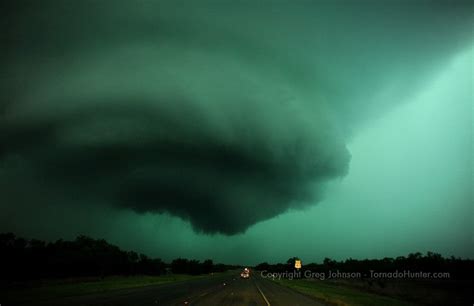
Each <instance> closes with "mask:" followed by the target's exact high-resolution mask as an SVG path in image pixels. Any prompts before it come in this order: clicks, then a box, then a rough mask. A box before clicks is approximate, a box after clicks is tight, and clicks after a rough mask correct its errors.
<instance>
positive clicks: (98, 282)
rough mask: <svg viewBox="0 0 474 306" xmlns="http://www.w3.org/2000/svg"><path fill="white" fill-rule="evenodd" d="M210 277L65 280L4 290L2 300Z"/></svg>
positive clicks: (93, 291) (38, 298) (45, 298)
mask: <svg viewBox="0 0 474 306" xmlns="http://www.w3.org/2000/svg"><path fill="white" fill-rule="evenodd" d="M203 277H208V275H199V276H191V275H181V274H176V275H164V276H146V275H141V276H128V277H127V276H110V277H105V278H103V279H100V278H87V279H63V280H45V281H41V282H35V283H32V284H28V285H25V284H24V285H23V286H22V287H21V288H14V289H12V288H10V289H8V290H7V289H1V290H0V296H2V298H4V299H6V300H10V301H13V302H16V303H22V302H28V301H32V300H35V301H38V300H48V299H53V298H61V297H68V296H78V295H87V294H96V293H103V292H108V291H112V290H119V289H132V288H138V287H145V286H150V285H160V284H167V283H173V282H181V281H186V280H190V279H198V278H203Z"/></svg>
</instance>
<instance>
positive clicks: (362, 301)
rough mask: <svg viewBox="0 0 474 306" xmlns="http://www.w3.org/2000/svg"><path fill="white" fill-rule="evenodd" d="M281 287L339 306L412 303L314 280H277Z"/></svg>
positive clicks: (394, 305)
mask: <svg viewBox="0 0 474 306" xmlns="http://www.w3.org/2000/svg"><path fill="white" fill-rule="evenodd" d="M275 282H277V283H279V284H280V285H283V286H286V287H289V288H291V289H293V290H296V291H299V292H301V293H304V294H306V295H309V296H312V297H314V298H316V299H318V300H321V301H324V302H326V303H328V304H332V305H337V306H380V305H384V306H402V305H403V306H407V305H414V304H412V303H410V302H406V301H402V300H398V299H395V298H391V297H387V296H382V295H377V294H374V293H369V292H364V291H361V290H357V289H354V288H349V287H346V286H343V285H340V284H335V283H331V282H327V281H314V280H286V279H282V280H275Z"/></svg>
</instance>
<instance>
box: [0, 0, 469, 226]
mask: <svg viewBox="0 0 474 306" xmlns="http://www.w3.org/2000/svg"><path fill="white" fill-rule="evenodd" d="M465 5H467V4H461V3H460V4H459V5H457V6H453V7H449V8H448V7H444V6H443V5H438V4H433V3H427V4H426V3H425V4H420V5H418V6H416V5H413V6H410V7H409V8H410V10H407V7H403V6H395V5H393V7H388V8H387V7H374V6H369V5H367V6H365V7H359V6H357V7H356V6H352V5H349V4H339V5H336V6H330V7H329V6H327V5H319V6H313V5H310V4H308V3H300V4H298V5H294V6H291V7H289V6H287V5H281V4H279V5H274V6H271V9H268V7H258V6H255V7H250V6H249V5H248V4H244V3H240V4H230V3H229V4H227V5H222V4H220V5H218V4H207V5H204V4H201V5H199V6H197V5H196V6H193V5H190V4H187V5H183V6H178V5H177V4H170V3H164V2H156V3H151V2H148V1H145V2H133V4H132V3H128V2H118V1H115V2H106V1H103V2H100V3H97V2H91V3H82V2H81V4H72V3H64V2H62V1H57V2H50V3H45V4H42V5H41V6H39V5H38V4H35V3H34V2H33V3H26V2H25V3H15V4H10V5H7V7H5V8H4V10H3V12H4V13H3V14H5V18H4V20H5V21H4V22H5V24H7V25H8V27H3V28H4V29H3V30H2V31H3V32H2V37H3V41H4V42H6V44H5V45H6V47H5V48H4V49H3V50H2V55H3V56H2V64H3V66H4V67H5V69H4V71H3V72H2V78H1V84H0V86H1V88H2V89H3V90H2V92H1V93H0V95H1V99H2V100H1V102H0V107H1V108H0V111H1V117H0V131H1V133H0V183H1V186H3V187H1V188H2V189H1V190H0V191H1V193H0V197H2V198H0V201H1V202H2V203H10V204H8V205H15V203H19V202H28V203H29V204H28V205H31V206H34V205H42V203H49V202H61V205H77V203H78V202H79V203H81V202H83V203H86V202H88V201H90V202H93V203H102V204H103V205H111V206H113V207H117V208H125V209H133V210H135V211H137V212H152V213H155V212H156V213H163V212H167V213H170V214H172V215H175V216H178V217H181V218H183V219H185V220H189V222H190V223H191V224H192V226H193V227H194V228H195V229H196V230H197V231H202V232H206V233H215V232H220V233H224V234H235V233H240V232H243V231H245V230H246V229H247V228H248V227H249V226H251V225H253V224H255V223H257V222H259V221H262V220H266V219H269V218H272V217H275V216H277V215H279V214H281V213H283V212H285V211H287V210H288V209H290V208H301V207H304V206H306V205H309V204H314V203H316V202H317V201H318V200H319V199H320V197H321V195H322V194H321V193H322V190H323V186H324V183H325V182H327V181H328V180H331V179H334V178H338V177H343V176H344V175H345V174H346V173H347V171H348V169H349V161H350V154H349V152H348V151H347V149H346V147H345V141H347V139H348V138H349V137H350V135H351V134H352V133H354V132H355V131H356V130H357V127H358V126H359V125H361V124H364V123H365V122H367V121H368V120H370V119H371V118H374V117H376V116H377V115H378V114H380V113H381V112H384V111H387V110H388V109H390V108H391V107H393V106H394V105H396V104H398V103H400V101H403V97H405V96H406V95H410V94H413V92H415V91H416V88H417V86H420V84H422V83H423V82H424V81H426V79H427V78H428V77H429V75H430V74H431V73H432V72H433V71H436V70H437V69H438V68H439V67H441V66H442V65H443V64H444V63H446V62H447V61H448V60H449V59H450V57H451V56H452V55H453V54H454V53H455V52H457V51H458V50H460V49H462V47H464V46H466V45H468V44H469V43H470V41H469V39H468V37H469V33H470V32H469V27H470V26H471V25H472V24H470V21H469V20H470V19H469V18H470V17H472V16H470V15H469V11H468V12H466V10H465V9H464V7H463V6H465ZM25 191H26V193H25ZM73 203H76V204H73ZM84 205H86V204H84Z"/></svg>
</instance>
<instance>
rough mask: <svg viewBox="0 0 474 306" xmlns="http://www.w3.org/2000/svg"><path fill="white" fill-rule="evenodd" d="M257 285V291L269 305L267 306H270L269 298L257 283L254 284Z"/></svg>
mask: <svg viewBox="0 0 474 306" xmlns="http://www.w3.org/2000/svg"><path fill="white" fill-rule="evenodd" d="M253 283H254V284H255V287H257V290H258V292H260V295H261V296H262V297H263V299H264V300H265V303H267V306H270V302H269V301H268V300H267V297H266V296H265V294H263V292H262V290H261V289H260V287H259V286H258V285H257V283H256V282H253Z"/></svg>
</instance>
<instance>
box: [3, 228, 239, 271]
mask: <svg viewBox="0 0 474 306" xmlns="http://www.w3.org/2000/svg"><path fill="white" fill-rule="evenodd" d="M0 257H1V260H0V271H2V272H1V273H0V279H3V280H30V279H39V278H53V277H89V276H97V277H104V276H108V275H136V274H145V275H162V274H166V273H180V274H192V275H198V274H205V273H213V272H222V271H225V270H228V269H231V268H235V266H229V265H224V264H214V262H213V261H212V260H210V259H208V260H205V261H203V262H200V261H199V260H189V259H185V258H178V259H175V260H173V261H172V262H171V263H165V262H163V261H162V260H161V259H160V258H150V257H148V256H147V255H145V254H139V253H137V252H134V251H124V250H122V249H120V248H119V247H118V246H115V245H112V244H110V243H108V242H107V241H106V240H104V239H93V238H90V237H87V236H83V235H82V236H78V237H77V238H76V239H75V240H72V241H66V240H62V239H60V240H57V241H55V242H45V241H42V240H37V239H31V240H27V239H24V238H21V237H17V236H15V235H14V234H13V233H0Z"/></svg>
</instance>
